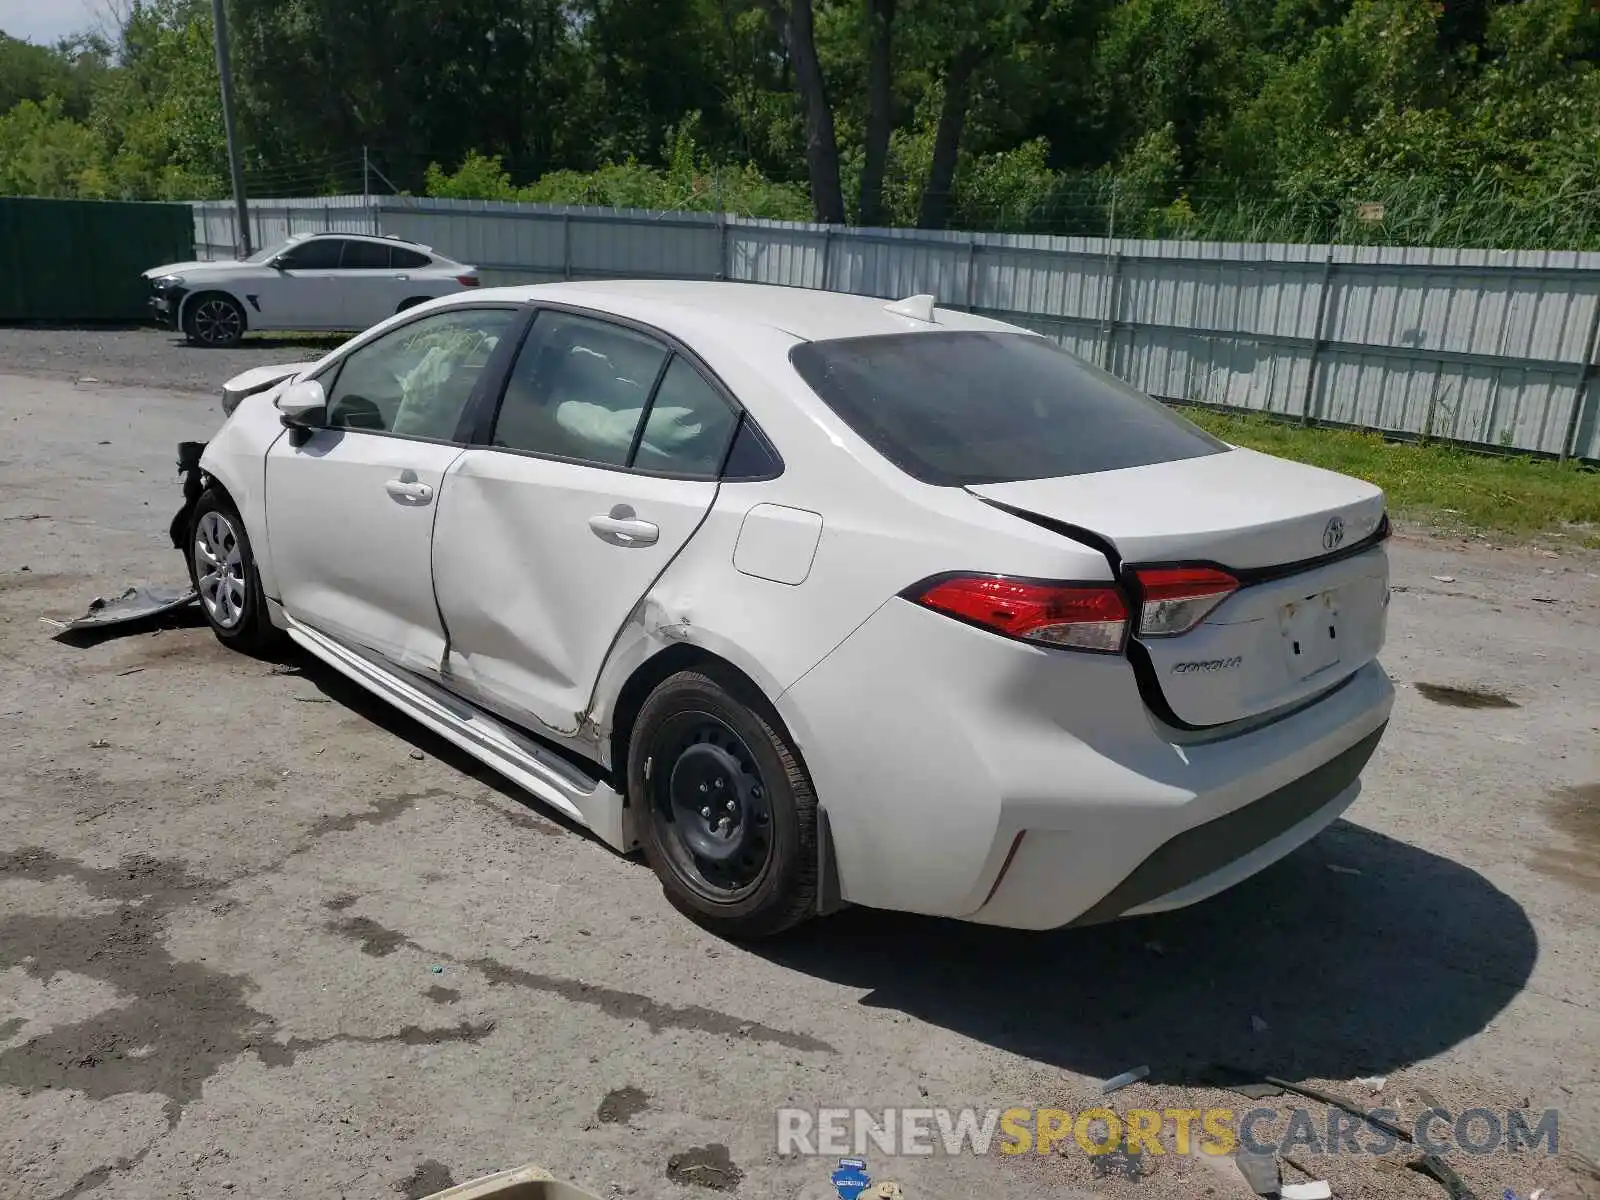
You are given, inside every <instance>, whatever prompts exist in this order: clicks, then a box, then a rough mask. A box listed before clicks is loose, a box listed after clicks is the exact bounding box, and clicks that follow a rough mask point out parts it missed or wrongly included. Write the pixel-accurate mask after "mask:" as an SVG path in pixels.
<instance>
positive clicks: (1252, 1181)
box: [1233, 1150, 1282, 1196]
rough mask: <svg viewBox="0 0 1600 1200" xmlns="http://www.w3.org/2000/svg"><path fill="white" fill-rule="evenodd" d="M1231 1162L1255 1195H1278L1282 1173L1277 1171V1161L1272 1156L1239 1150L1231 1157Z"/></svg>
mask: <svg viewBox="0 0 1600 1200" xmlns="http://www.w3.org/2000/svg"><path fill="white" fill-rule="evenodd" d="M1233 1161H1234V1164H1235V1165H1236V1166H1237V1167H1238V1168H1239V1174H1241V1175H1243V1176H1244V1181H1245V1183H1247V1184H1249V1185H1250V1190H1251V1191H1252V1192H1254V1193H1255V1194H1256V1195H1258V1196H1275V1195H1277V1194H1278V1185H1279V1181H1280V1178H1281V1175H1282V1172H1281V1171H1280V1170H1279V1169H1278V1160H1277V1159H1276V1158H1274V1157H1273V1156H1272V1155H1270V1154H1252V1153H1250V1152H1249V1151H1248V1150H1241V1151H1239V1153H1237V1154H1235V1155H1234V1156H1233Z"/></svg>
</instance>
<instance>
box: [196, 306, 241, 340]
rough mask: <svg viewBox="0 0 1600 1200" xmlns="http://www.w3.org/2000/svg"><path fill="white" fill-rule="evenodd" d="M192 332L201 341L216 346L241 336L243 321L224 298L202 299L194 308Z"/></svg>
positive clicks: (237, 311)
mask: <svg viewBox="0 0 1600 1200" xmlns="http://www.w3.org/2000/svg"><path fill="white" fill-rule="evenodd" d="M194 332H195V336H196V337H198V338H199V339H200V340H201V341H202V342H205V343H206V344H207V345H211V346H216V345H220V344H223V343H226V342H234V341H237V340H238V339H239V338H240V337H241V336H243V334H244V321H243V319H242V318H241V317H240V316H239V310H238V309H237V308H235V307H234V306H233V305H232V304H229V303H228V302H227V301H226V300H202V301H201V302H200V304H199V306H198V307H197V308H196V309H195V310H194Z"/></svg>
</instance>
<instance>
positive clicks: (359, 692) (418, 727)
mask: <svg viewBox="0 0 1600 1200" xmlns="http://www.w3.org/2000/svg"><path fill="white" fill-rule="evenodd" d="M282 661H283V662H284V664H285V665H286V666H287V667H291V668H292V669H293V670H295V671H296V672H297V673H298V674H299V675H301V676H302V677H303V678H304V679H305V680H306V681H307V682H308V683H310V684H311V685H312V686H313V687H315V688H316V689H317V691H319V692H321V693H322V694H323V695H324V696H326V697H327V698H328V699H329V700H331V701H332V702H333V703H335V704H338V705H340V706H341V707H343V708H347V709H349V710H350V711H351V712H352V713H354V714H356V715H357V716H359V717H362V718H364V719H365V720H367V721H370V722H372V724H374V725H376V726H378V728H380V729H382V730H383V731H384V732H385V733H388V734H392V735H393V736H394V737H397V738H399V739H400V740H401V741H403V742H406V743H408V744H409V745H410V746H412V747H413V748H414V749H416V750H419V751H421V752H422V753H423V754H425V755H427V756H428V757H429V758H436V759H438V760H439V761H440V762H442V763H444V764H445V765H446V766H448V767H450V768H451V769H453V770H455V771H458V772H460V773H461V774H462V775H465V776H467V777H468V778H470V779H472V780H475V781H476V782H478V783H481V784H483V785H484V787H487V788H492V789H493V790H494V791H496V792H498V793H499V794H500V795H502V796H504V797H505V798H506V799H507V800H510V801H512V802H513V803H515V804H517V805H519V806H521V807H522V808H524V809H526V810H527V813H528V816H529V819H537V820H540V821H545V822H548V823H550V824H552V825H558V826H560V827H561V828H562V829H563V830H565V831H566V832H568V833H572V834H576V835H578V836H579V837H585V838H591V839H593V840H595V841H596V842H597V843H598V841H599V839H598V838H595V837H594V835H593V834H591V833H590V832H589V831H588V830H586V829H584V828H583V827H582V826H580V825H578V824H577V823H576V822H575V821H573V820H572V819H571V818H570V817H568V816H567V815H566V814H565V813H563V812H560V811H559V810H557V809H555V808H552V807H551V806H550V805H548V804H546V803H544V801H542V800H539V799H538V798H537V797H535V796H533V795H530V794H529V793H528V792H525V791H523V790H522V789H521V788H520V787H518V786H516V784H514V783H512V782H511V781H510V780H508V779H507V778H505V776H503V775H501V774H499V773H498V772H496V771H494V770H491V769H490V768H489V767H486V766H484V765H483V764H482V763H481V762H479V761H478V760H477V759H476V758H473V757H472V755H470V754H468V753H467V752H466V751H465V750H462V749H460V748H459V747H458V746H456V745H455V744H454V743H452V742H449V741H446V740H445V739H444V738H442V737H440V736H439V735H438V734H436V733H434V732H433V731H432V730H431V729H429V728H427V727H426V726H424V725H422V724H421V723H420V722H418V721H415V720H413V719H412V718H411V717H409V716H407V715H406V714H405V713H403V712H401V711H400V710H399V709H397V708H395V707H394V706H393V705H391V704H390V703H388V702H387V701H385V700H380V699H379V698H378V697H376V696H374V695H373V694H372V693H371V692H369V691H367V690H366V689H365V688H363V687H361V686H360V685H358V684H356V683H353V682H351V681H350V680H349V679H346V678H345V677H344V676H343V675H341V674H340V673H339V672H338V671H335V670H334V669H333V668H332V667H330V666H328V665H327V664H326V663H324V662H323V661H322V660H321V659H317V658H313V657H312V656H311V655H310V654H307V653H304V652H301V651H298V650H293V649H291V650H286V651H284V653H283V655H282Z"/></svg>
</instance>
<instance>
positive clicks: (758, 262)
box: [726, 220, 832, 288]
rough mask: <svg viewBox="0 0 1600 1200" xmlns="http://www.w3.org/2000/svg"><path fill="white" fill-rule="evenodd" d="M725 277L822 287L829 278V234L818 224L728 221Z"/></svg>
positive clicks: (829, 281)
mask: <svg viewBox="0 0 1600 1200" xmlns="http://www.w3.org/2000/svg"><path fill="white" fill-rule="evenodd" d="M726 237H727V240H728V263H727V277H728V278H729V279H737V280H741V281H742V282H745V283H775V284H782V285H785V286H788V287H807V288H821V287H827V286H828V285H829V284H830V283H831V282H832V281H831V280H829V279H828V251H829V248H830V247H829V243H830V241H831V237H830V235H829V233H828V232H827V230H826V229H825V228H824V227H823V226H821V225H811V226H808V225H790V224H786V223H784V222H781V221H755V220H735V221H729V222H728V230H727V234H726Z"/></svg>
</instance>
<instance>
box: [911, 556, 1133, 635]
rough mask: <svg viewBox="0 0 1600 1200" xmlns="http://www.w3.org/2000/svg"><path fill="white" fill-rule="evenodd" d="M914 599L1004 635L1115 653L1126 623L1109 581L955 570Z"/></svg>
mask: <svg viewBox="0 0 1600 1200" xmlns="http://www.w3.org/2000/svg"><path fill="white" fill-rule="evenodd" d="M916 601H917V603H918V604H921V605H922V606H923V607H925V608H931V609H934V610H936V611H938V612H943V613H948V614H949V615H950V616H953V617H959V618H961V619H962V620H963V621H968V622H971V623H972V624H974V625H981V626H983V627H984V628H985V629H992V630H994V632H996V633H1003V634H1005V635H1006V636H1008V637H1014V638H1021V639H1023V640H1024V641H1030V642H1039V643H1041V644H1043V645H1046V646H1064V647H1070V648H1072V649H1076V650H1098V651H1101V652H1109V653H1115V652H1116V651H1118V650H1121V649H1122V641H1123V637H1124V636H1125V634H1126V633H1127V627H1128V606H1127V603H1126V602H1125V601H1124V600H1123V598H1122V593H1121V592H1120V591H1118V590H1117V588H1116V587H1114V586H1112V585H1110V584H1072V583H1038V582H1034V581H1031V580H1025V579H1007V578H1005V577H1003V576H995V575H956V576H952V577H949V578H946V579H942V580H940V581H939V582H937V583H935V584H933V585H932V586H930V587H929V588H928V589H927V590H926V591H924V592H922V593H921V594H920V595H918V596H917V597H916Z"/></svg>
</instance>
